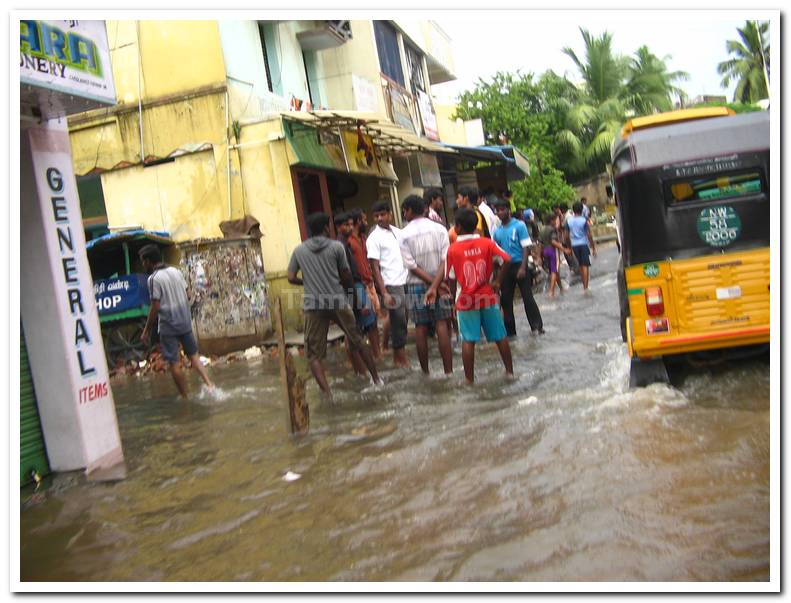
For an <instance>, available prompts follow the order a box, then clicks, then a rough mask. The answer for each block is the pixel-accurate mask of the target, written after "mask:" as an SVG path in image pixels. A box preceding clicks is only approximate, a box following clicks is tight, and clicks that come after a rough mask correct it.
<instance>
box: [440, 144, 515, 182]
mask: <svg viewBox="0 0 791 603" xmlns="http://www.w3.org/2000/svg"><path fill="white" fill-rule="evenodd" d="M447 146H449V147H450V148H452V149H454V150H455V151H457V152H458V154H459V155H460V156H461V157H462V158H465V159H470V160H473V161H496V162H501V163H505V165H506V169H507V173H508V179H509V180H521V179H522V178H524V177H525V176H529V175H530V162H529V160H528V158H527V156H525V154H524V153H522V152H521V151H520V150H519V149H517V148H516V147H515V146H512V145H491V146H480V147H467V146H462V145H455V144H454V145H447Z"/></svg>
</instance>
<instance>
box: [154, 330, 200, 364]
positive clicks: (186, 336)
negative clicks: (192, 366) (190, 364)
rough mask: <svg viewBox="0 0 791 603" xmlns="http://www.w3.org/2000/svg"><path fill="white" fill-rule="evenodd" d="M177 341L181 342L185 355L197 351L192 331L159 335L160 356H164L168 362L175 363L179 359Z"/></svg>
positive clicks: (188, 355)
mask: <svg viewBox="0 0 791 603" xmlns="http://www.w3.org/2000/svg"><path fill="white" fill-rule="evenodd" d="M179 343H181V347H183V348H184V353H185V354H186V355H187V357H190V356H192V355H193V354H196V353H197V352H198V344H197V343H195V336H194V335H193V334H192V331H189V332H187V333H183V334H181V335H162V334H160V335H159V344H160V346H161V348H162V356H164V358H165V360H167V361H168V362H169V363H170V364H176V363H177V362H178V361H179Z"/></svg>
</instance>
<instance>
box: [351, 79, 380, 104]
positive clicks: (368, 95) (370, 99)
mask: <svg viewBox="0 0 791 603" xmlns="http://www.w3.org/2000/svg"><path fill="white" fill-rule="evenodd" d="M352 90H353V92H354V104H355V107H356V109H357V111H360V112H361V113H378V112H379V99H378V98H377V97H376V85H374V83H373V82H371V81H369V80H367V79H365V78H364V77H360V76H358V75H355V74H354V73H353V74H352Z"/></svg>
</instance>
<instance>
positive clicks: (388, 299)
mask: <svg viewBox="0 0 791 603" xmlns="http://www.w3.org/2000/svg"><path fill="white" fill-rule="evenodd" d="M372 214H373V219H374V222H376V226H375V227H374V229H373V230H372V231H371V232H370V233H369V234H368V238H367V239H366V241H365V248H366V252H367V255H368V262H369V263H370V264H371V272H372V273H373V278H374V284H375V285H376V288H377V289H378V290H379V294H380V295H381V297H382V308H383V309H385V310H386V311H387V314H388V319H389V329H390V336H391V338H392V346H393V362H394V363H395V365H396V366H399V367H408V366H409V361H408V360H407V357H406V331H407V322H406V299H405V298H406V291H405V285H406V280H407V275H408V271H407V269H406V267H405V266H404V260H403V258H402V256H401V244H400V237H401V230H400V229H399V228H396V227H395V226H392V225H391V224H390V222H391V221H392V219H393V213H392V211H391V210H390V203H389V202H387V201H377V202H376V203H374V205H373V208H372ZM387 328H388V325H387V323H386V324H385V329H387ZM384 340H385V341H386V340H387V337H386V336H385V337H384Z"/></svg>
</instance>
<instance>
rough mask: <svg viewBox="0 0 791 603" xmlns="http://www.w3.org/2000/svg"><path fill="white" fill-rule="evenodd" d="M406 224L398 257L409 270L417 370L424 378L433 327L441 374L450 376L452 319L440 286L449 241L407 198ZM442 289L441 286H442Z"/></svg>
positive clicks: (420, 205) (417, 201)
mask: <svg viewBox="0 0 791 603" xmlns="http://www.w3.org/2000/svg"><path fill="white" fill-rule="evenodd" d="M401 205H402V207H403V209H404V216H405V217H406V219H407V220H408V222H409V224H407V225H406V226H405V227H404V230H403V231H402V232H401V255H402V256H403V258H404V265H405V266H406V267H407V269H408V270H409V275H408V276H407V281H406V282H407V285H406V292H407V307H408V309H409V315H410V317H411V318H412V320H414V322H415V343H416V345H417V356H418V360H420V368H421V369H422V370H423V372H424V373H426V374H428V330H429V326H430V325H432V324H433V325H434V326H435V328H436V333H437V343H438V344H439V353H440V356H441V357H442V364H443V368H444V369H445V374H446V375H449V374H451V373H452V372H453V354H452V350H451V345H450V330H449V323H450V320H451V319H452V318H453V300H452V299H451V298H450V289H448V287H447V285H444V283H443V281H444V279H445V258H446V256H447V254H448V247H449V246H450V241H449V240H448V233H447V232H445V228H443V227H442V226H440V225H439V224H437V223H436V222H433V221H431V220H429V219H428V218H426V217H424V216H423V212H424V211H425V207H426V206H425V203H424V201H423V199H421V198H420V197H418V196H417V195H410V196H408V197H407V198H406V199H404V202H403V203H402V204H401ZM443 285H444V286H443Z"/></svg>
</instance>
